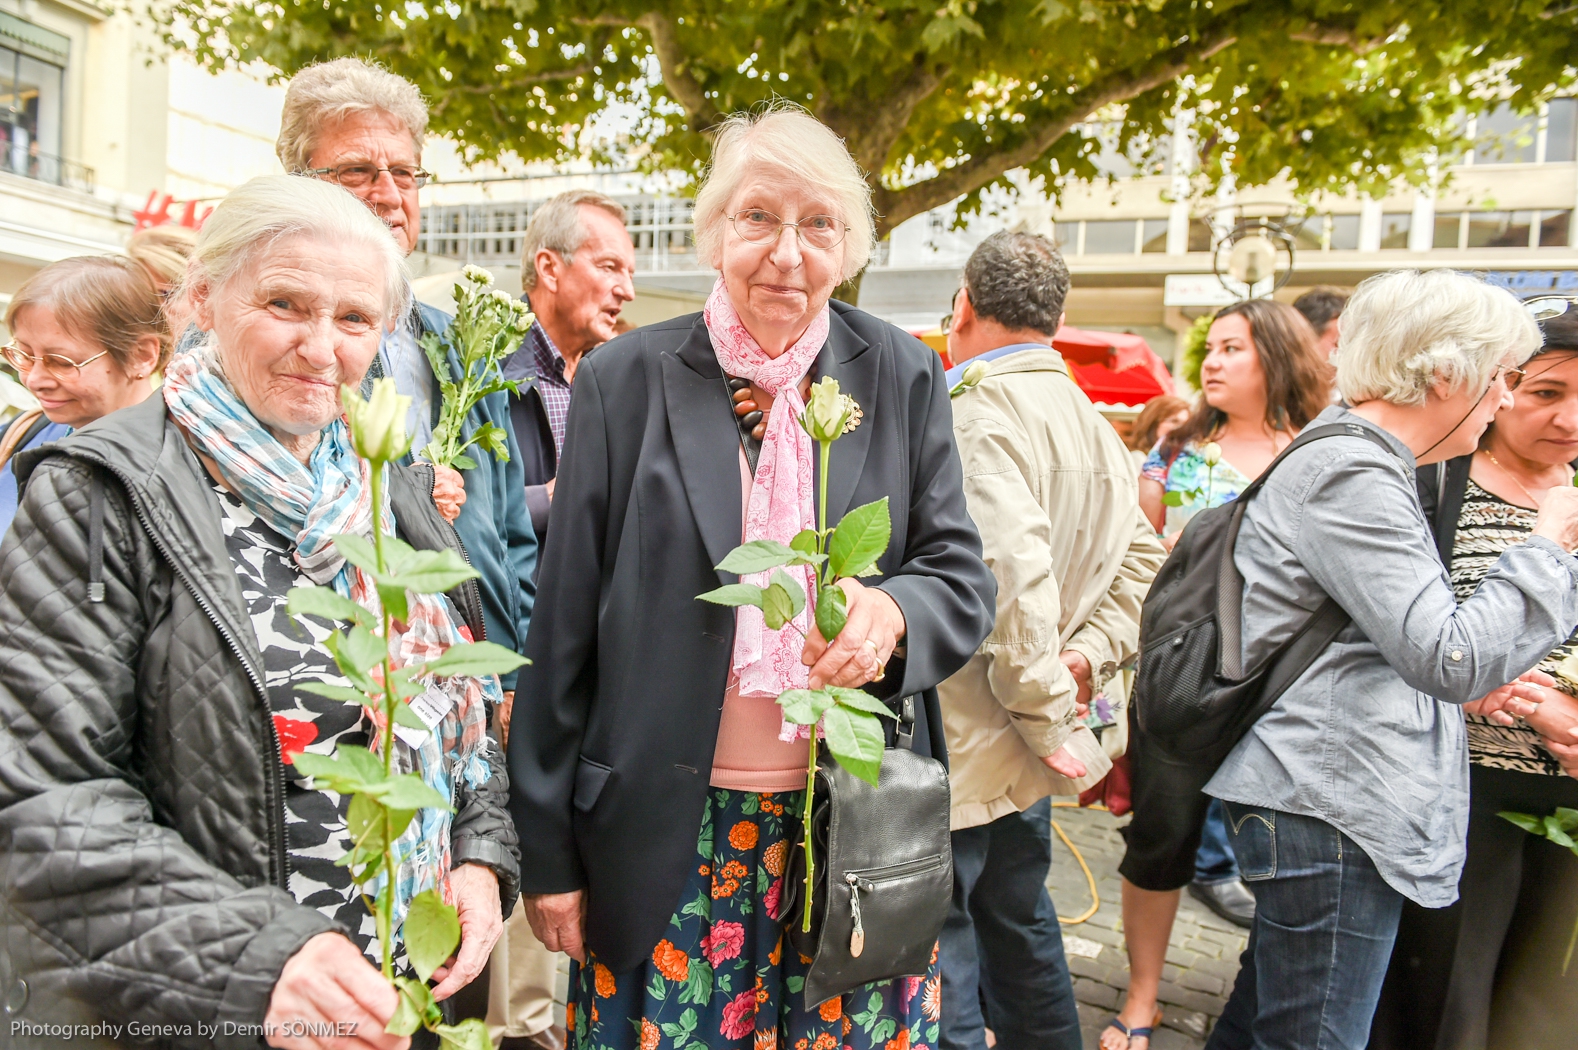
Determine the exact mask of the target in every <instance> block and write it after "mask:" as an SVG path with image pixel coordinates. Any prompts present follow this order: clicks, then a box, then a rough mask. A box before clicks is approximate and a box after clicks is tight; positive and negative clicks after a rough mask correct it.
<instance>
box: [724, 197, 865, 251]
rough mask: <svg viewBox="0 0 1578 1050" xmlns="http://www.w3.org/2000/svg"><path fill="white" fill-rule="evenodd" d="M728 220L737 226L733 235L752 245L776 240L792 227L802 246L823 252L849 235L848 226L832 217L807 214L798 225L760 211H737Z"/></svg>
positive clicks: (747, 209) (835, 246) (751, 209)
mask: <svg viewBox="0 0 1578 1050" xmlns="http://www.w3.org/2000/svg"><path fill="white" fill-rule="evenodd" d="M729 221H730V222H731V223H733V224H734V232H735V233H737V234H739V235H740V239H741V240H744V241H749V242H750V243H752V244H768V243H771V242H773V241H776V240H777V239H778V237H779V235H780V234H781V233H782V232H783V229H784V227H786V226H789V227H793V228H794V232H795V233H796V234H798V235H799V237H800V243H801V244H803V245H805V246H806V247H807V248H815V249H817V250H818V251H824V252H825V251H827V250H829V249H831V248H837V247H838V246H839V244H841V243H842V242H843V240H844V235H845V234H846V233H848V232H849V227H848V226H846V225H844V223H842V222H840V221H839V220H838V219H836V218H834V217H833V216H831V215H807V216H806V217H805V218H803V219H801V220H800V221H799V222H784V221H783V220H782V219H780V218H779V217H778V216H776V215H774V214H773V213H772V212H770V211H763V210H762V209H761V208H745V209H742V210H740V211H737V212H735V213H734V214H733V215H730V216H729Z"/></svg>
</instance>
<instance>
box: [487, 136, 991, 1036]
mask: <svg viewBox="0 0 1578 1050" xmlns="http://www.w3.org/2000/svg"><path fill="white" fill-rule="evenodd" d="M870 194H871V191H870V189H869V187H868V186H867V184H866V182H865V180H864V179H863V178H862V177H861V175H860V171H859V168H858V167H857V166H856V164H855V162H854V159H853V158H852V157H851V156H850V155H849V152H848V150H847V149H846V148H845V147H844V145H843V143H842V142H840V141H839V139H838V138H837V136H835V135H834V134H833V133H832V132H831V131H829V130H828V129H827V128H826V127H825V126H823V125H822V124H820V123H818V122H817V121H816V120H815V119H813V118H812V117H811V116H809V115H808V114H806V113H805V112H803V111H801V110H798V109H794V108H791V107H787V106H784V107H776V108H770V109H768V110H766V111H764V112H760V113H758V114H755V115H752V116H743V115H739V116H734V117H730V118H729V119H727V120H725V121H723V122H722V123H721V124H720V125H719V126H718V127H717V128H716V129H715V138H714V139H713V152H712V167H711V170H710V172H709V174H708V177H707V181H706V182H705V184H704V185H703V186H702V188H701V191H700V192H699V194H698V195H697V197H696V239H697V249H698V254H699V256H700V257H701V258H702V259H704V260H706V261H707V262H708V264H709V265H711V266H713V267H715V268H716V269H717V270H718V271H719V273H720V276H719V279H718V282H717V284H716V285H715V286H714V288H713V291H712V294H711V296H710V297H709V298H708V300H707V304H706V308H705V309H704V310H703V311H702V312H701V313H699V314H692V315H690V316H688V317H679V318H675V319H674V320H672V321H666V322H663V323H662V324H657V325H652V326H649V327H646V328H640V329H637V330H636V331H634V332H631V333H629V334H628V335H623V336H620V337H618V338H617V339H614V340H612V341H610V342H608V343H605V344H604V345H603V346H601V347H599V348H598V349H597V350H596V351H595V352H594V353H592V354H589V355H587V357H586V358H585V359H583V361H582V362H581V364H580V365H579V367H578V371H577V372H576V377H575V397H574V399H573V400H572V401H571V403H570V415H569V423H568V429H567V433H566V436H565V441H564V459H563V461H562V462H561V463H560V466H559V474H558V482H557V489H556V492H555V494H554V511H553V513H554V520H555V521H556V522H557V521H559V520H561V516H563V519H562V520H564V521H568V522H573V523H574V527H573V528H561V527H560V526H558V525H555V526H554V527H553V528H552V529H550V530H549V532H548V541H547V544H546V546H545V548H544V552H543V562H542V576H541V578H540V582H539V587H538V591H537V607H536V609H535V611H534V613H533V617H532V629H531V634H530V636H529V637H528V638H527V642H526V645H527V649H526V654H527V655H528V656H529V657H530V658H531V660H532V661H533V662H532V664H531V666H528V667H526V668H523V669H522V673H521V678H520V689H521V690H522V695H523V696H530V697H531V698H532V703H530V704H529V705H526V707H525V709H524V710H522V709H519V708H517V710H516V712H515V715H514V722H513V725H512V728H511V731H510V738H509V749H510V781H511V787H512V792H513V807H512V808H513V812H514V814H515V821H516V824H517V826H519V827H522V828H527V829H530V830H529V831H528V832H527V833H526V834H524V835H522V843H521V845H522V851H523V857H524V862H523V864H522V869H521V870H522V879H523V888H524V893H525V897H524V905H525V908H526V914H527V917H528V919H529V920H530V922H531V925H532V928H533V930H535V931H536V933H537V935H538V937H539V938H540V939H541V940H542V942H543V944H545V945H546V946H547V947H548V948H550V949H553V950H560V951H566V952H568V953H569V954H570V955H571V956H572V957H573V958H574V959H575V960H576V965H575V966H574V967H573V968H572V969H571V971H570V973H571V977H570V1004H569V1014H570V1018H571V1028H572V1037H571V1038H572V1044H573V1045H574V1046H577V1047H594V1046H595V1047H599V1048H606V1050H637V1048H638V1047H640V1048H641V1050H671V1048H673V1047H676V1046H681V1045H684V1046H704V1047H709V1048H714V1050H725V1048H726V1050H759V1048H761V1047H781V1048H784V1050H791V1048H793V1047H796V1046H799V1047H805V1046H808V1045H813V1044H814V1045H815V1046H816V1047H818V1048H822V1047H829V1046H838V1047H853V1048H854V1050H885V1048H886V1047H891V1046H893V1045H894V1043H895V1042H897V1043H899V1044H900V1045H905V1046H909V1045H915V1044H922V1043H923V1044H925V1045H927V1046H935V1045H936V1040H937V1035H938V1027H939V1026H938V1009H939V1002H940V1000H939V996H940V991H939V989H940V977H939V975H938V974H937V967H936V963H935V962H933V963H932V964H931V970H930V973H928V974H927V975H925V977H924V979H923V978H922V977H919V976H918V977H914V978H905V979H898V980H890V981H883V982H879V983H876V984H870V985H867V986H864V987H863V988H862V989H860V990H859V991H858V992H852V993H850V994H848V995H846V996H844V997H843V998H842V999H839V998H834V999H830V1000H829V1001H827V1002H825V1003H821V1004H820V1005H817V1004H812V1005H810V1006H809V1007H808V1006H807V1004H806V1001H805V996H804V995H803V994H802V992H803V983H802V982H803V981H804V980H805V975H806V972H807V969H808V963H809V962H810V960H809V959H804V958H802V957H801V956H800V954H799V953H798V952H797V951H796V950H795V948H794V947H793V945H792V944H791V943H790V942H789V941H788V940H787V939H786V938H785V929H784V927H785V924H786V922H787V921H789V917H788V916H787V915H785V914H784V912H785V911H786V910H792V909H788V908H787V907H786V901H787V899H788V897H789V896H790V893H791V892H792V889H793V887H792V878H793V876H792V875H791V874H788V873H786V869H785V864H786V861H787V857H786V853H787V851H788V843H789V842H791V841H792V840H793V839H794V837H795V835H796V833H797V832H798V830H799V827H800V814H801V811H802V802H803V795H802V794H801V792H803V791H804V789H805V783H806V773H805V766H806V743H805V741H804V740H803V739H793V738H790V737H788V736H786V734H785V733H784V730H785V728H786V727H785V726H784V724H783V721H782V717H781V713H780V708H779V707H778V704H777V703H776V702H775V701H776V698H777V696H778V695H779V693H780V692H782V691H784V690H787V689H791V688H805V687H806V686H807V684H809V685H810V686H811V687H813V688H821V687H822V686H824V685H831V686H848V687H852V688H853V687H866V688H868V689H869V690H870V691H871V693H872V694H873V695H875V696H877V697H879V698H882V699H884V700H885V701H887V702H888V703H889V704H890V705H891V706H892V707H893V708H894V709H895V710H902V709H903V708H904V707H905V706H906V705H903V704H902V703H901V701H902V700H903V699H904V698H906V697H914V703H913V704H912V705H908V706H910V707H911V708H912V709H913V710H914V711H915V714H916V724H915V726H914V745H915V749H916V750H917V751H919V752H921V753H922V754H930V755H933V756H935V757H936V758H937V759H939V760H940V759H943V758H944V755H945V751H946V747H945V744H944V743H943V736H942V733H943V727H942V718H941V712H940V709H939V708H938V706H937V693H936V686H937V684H938V683H939V682H940V681H942V680H943V679H944V678H946V677H948V676H949V675H951V674H953V673H954V672H955V671H957V670H958V669H959V668H960V667H962V666H964V663H965V661H966V660H968V659H969V657H970V656H971V655H972V654H973V653H974V652H975V649H976V647H977V646H978V645H979V644H980V643H981V640H982V639H983V638H985V637H986V635H987V633H988V631H989V630H990V629H991V625H992V616H993V610H994V608H995V593H996V588H995V585H994V583H993V577H992V574H991V572H990V570H988V569H987V567H986V564H985V562H984V561H983V560H982V558H981V540H980V536H979V534H978V533H977V532H976V529H975V525H974V523H973V522H972V521H971V520H970V516H969V512H968V510H967V509H966V507H965V502H964V487H963V472H962V470H961V467H960V465H959V456H958V452H957V451H956V449H955V446H954V439H953V423H952V419H953V415H952V412H951V410H950V408H949V403H948V388H947V385H946V383H945V381H944V379H943V371H942V365H941V362H940V361H939V359H938V357H937V355H936V354H935V353H933V352H932V351H930V350H929V349H927V348H926V347H925V346H924V345H923V344H922V343H920V342H919V341H918V340H916V339H914V338H913V337H911V336H909V335H906V334H905V333H904V332H902V331H900V330H899V329H897V328H894V327H893V326H892V325H889V324H885V323H884V322H882V321H879V320H877V319H876V318H875V317H872V316H870V315H869V314H865V313H862V312H860V311H859V310H856V309H854V308H853V307H849V306H845V305H843V304H842V303H835V302H832V301H831V295H832V292H833V289H834V288H836V287H837V286H838V284H839V282H840V281H842V280H844V279H845V278H847V277H848V276H849V275H851V274H854V273H858V272H859V271H860V268H861V267H862V266H864V265H865V263H866V260H867V257H868V256H869V254H870V251H871V245H872V242H873V240H874V237H873V231H872V223H871V211H870V209H871V203H870V202H871V196H870ZM824 378H832V379H836V380H837V381H838V383H839V385H840V389H841V391H842V392H843V393H845V394H848V395H850V396H851V397H853V398H854V399H855V401H856V402H857V403H858V405H859V406H860V410H861V414H860V415H859V416H857V417H856V418H859V420H860V422H859V423H858V424H854V425H853V429H850V430H848V431H847V432H846V434H845V436H844V437H843V438H841V439H840V440H838V441H837V442H836V443H834V444H833V446H832V458H831V465H830V467H829V469H828V475H827V478H826V479H824V483H825V491H826V498H827V500H828V506H827V508H826V510H827V515H828V520H829V521H834V520H837V519H838V518H840V517H841V516H842V515H843V514H844V513H845V512H846V511H847V510H849V509H851V508H853V507H858V506H861V505H862V504H866V503H870V502H874V501H876V500H879V499H882V498H883V497H886V498H887V500H888V503H889V508H890V514H891V516H892V522H893V534H892V539H891V541H890V543H889V546H888V547H887V550H886V551H885V552H884V553H883V554H882V555H881V556H880V557H879V559H878V561H877V563H876V568H877V570H878V574H877V575H875V576H871V577H868V578H866V579H863V580H854V579H849V580H843V581H840V584H841V586H842V587H843V588H844V590H845V594H846V596H847V599H848V615H849V620H848V624H847V626H846V627H845V628H844V629H843V631H842V632H841V633H840V634H839V635H838V636H837V637H836V639H835V640H834V642H833V644H832V645H828V644H826V643H825V642H824V641H823V640H822V639H821V636H820V635H819V634H818V633H817V629H816V627H815V626H814V625H813V624H812V622H811V621H810V619H809V618H808V617H807V616H805V615H804V614H802V616H801V617H800V620H801V621H802V622H800V623H799V624H798V626H797V627H796V628H790V627H787V626H786V627H784V628H783V629H782V630H778V631H774V630H770V629H768V628H767V627H766V625H765V624H764V623H763V621H762V618H761V615H760V613H759V612H757V610H754V609H748V608H747V609H745V610H742V611H741V612H740V614H739V615H738V616H736V611H735V610H733V609H729V608H725V607H723V606H718V605H713V604H710V603H708V602H702V601H697V600H696V596H697V595H698V594H701V593H702V592H704V591H709V590H712V589H713V588H715V587H717V586H718V585H719V584H720V583H724V582H731V583H732V582H733V581H734V576H733V574H730V573H720V572H718V571H717V570H716V569H715V566H717V565H718V563H719V562H721V561H722V560H723V558H724V556H725V555H726V554H728V552H729V551H730V550H731V549H733V548H734V547H736V546H738V545H739V544H740V542H741V540H742V538H743V539H744V540H747V541H750V540H777V541H779V542H786V541H788V540H789V539H791V538H792V537H793V536H794V535H795V534H796V533H798V532H799V531H800V530H802V529H805V528H808V527H812V521H813V518H812V514H813V511H814V509H815V506H816V499H817V497H816V496H815V494H814V493H813V491H812V490H813V487H814V486H813V483H812V482H813V478H814V476H815V475H814V471H813V466H814V463H813V461H814V458H815V454H814V449H815V444H814V442H812V441H811V439H810V437H809V435H808V434H806V432H805V431H804V430H802V429H801V427H800V424H799V421H798V418H797V417H798V416H799V415H800V413H801V412H802V411H803V400H804V398H805V397H806V396H807V391H808V390H809V384H810V383H811V382H812V381H813V380H820V379H824ZM851 422H852V424H853V421H851ZM748 582H749V580H748ZM800 632H803V634H804V636H809V638H808V640H806V641H802V634H801V633H800ZM900 646H907V648H903V649H901V648H900ZM788 728H790V729H792V728H793V727H788ZM786 882H790V883H791V884H790V885H786ZM934 958H935V956H934ZM857 1014H858V1015H860V1021H859V1022H852V1021H851V1020H850V1018H851V1017H852V1016H854V1015H857Z"/></svg>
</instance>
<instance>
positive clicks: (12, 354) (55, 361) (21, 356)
mask: <svg viewBox="0 0 1578 1050" xmlns="http://www.w3.org/2000/svg"><path fill="white" fill-rule="evenodd" d="M108 353H109V351H108V350H100V351H99V352H98V353H96V354H94V355H93V356H92V357H90V358H88V359H87V360H86V361H73V360H72V359H71V358H69V357H66V356H65V355H64V354H41V355H39V356H37V357H34V356H33V355H32V354H30V353H28V352H27V351H26V350H23V349H22V348H21V347H20V346H17V345H16V343H14V342H13V343H7V344H6V345H5V346H0V354H3V355H4V356H5V359H6V362H7V363H8V364H10V366H11V367H12V368H14V369H16V370H17V373H18V374H19V375H27V373H29V372H31V371H32V370H33V368H34V367H35V366H37V365H43V367H44V371H46V372H48V373H49V374H50V375H52V376H56V377H59V376H63V375H66V374H67V372H66V369H68V368H73V369H76V370H77V371H78V372H79V373H80V372H81V371H82V370H83V369H84V368H86V367H88V366H89V365H91V364H92V363H93V362H95V361H97V360H98V359H99V358H101V357H103V356H104V355H106V354H108Z"/></svg>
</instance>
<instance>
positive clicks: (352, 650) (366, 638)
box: [334, 624, 389, 671]
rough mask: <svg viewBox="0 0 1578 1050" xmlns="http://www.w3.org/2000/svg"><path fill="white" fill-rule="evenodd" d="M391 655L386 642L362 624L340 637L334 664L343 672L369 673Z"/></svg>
mask: <svg viewBox="0 0 1578 1050" xmlns="http://www.w3.org/2000/svg"><path fill="white" fill-rule="evenodd" d="M388 654H389V647H388V646H387V645H385V644H384V640H383V639H382V638H380V637H378V636H377V635H376V634H374V633H373V632H371V631H369V630H368V629H367V628H366V627H363V626H362V625H361V624H356V625H355V626H353V627H352V628H351V629H350V630H349V631H346V632H345V633H344V634H342V635H340V643H339V646H338V647H337V648H336V649H335V651H334V662H335V663H337V664H339V665H340V669H341V670H342V671H351V670H355V671H369V670H371V669H372V668H374V667H377V666H378V665H379V664H380V663H382V662H383V659H384V657H385V656H387V655H388Z"/></svg>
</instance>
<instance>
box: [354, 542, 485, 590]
mask: <svg viewBox="0 0 1578 1050" xmlns="http://www.w3.org/2000/svg"><path fill="white" fill-rule="evenodd" d="M408 549H409V548H408ZM389 563H390V571H389V574H388V575H387V576H383V577H381V578H380V579H379V584H380V587H379V593H380V594H381V593H382V592H383V588H382V585H383V584H385V583H387V584H390V585H392V586H400V587H405V588H407V589H409V590H413V591H416V592H417V593H418V594H444V593H446V592H448V591H452V590H454V589H455V588H456V587H459V586H460V585H461V584H463V583H465V582H466V581H467V580H474V579H476V578H477V577H479V576H481V575H482V574H481V573H479V572H478V571H477V570H476V569H473V568H472V567H471V566H469V565H467V564H466V559H464V558H462V557H461V556H460V553H459V552H458V551H452V550H450V549H448V548H447V547H446V548H445V549H444V550H441V551H417V550H413V551H410V553H409V554H403V555H402V556H400V557H398V558H395V557H391V558H390V559H389Z"/></svg>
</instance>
